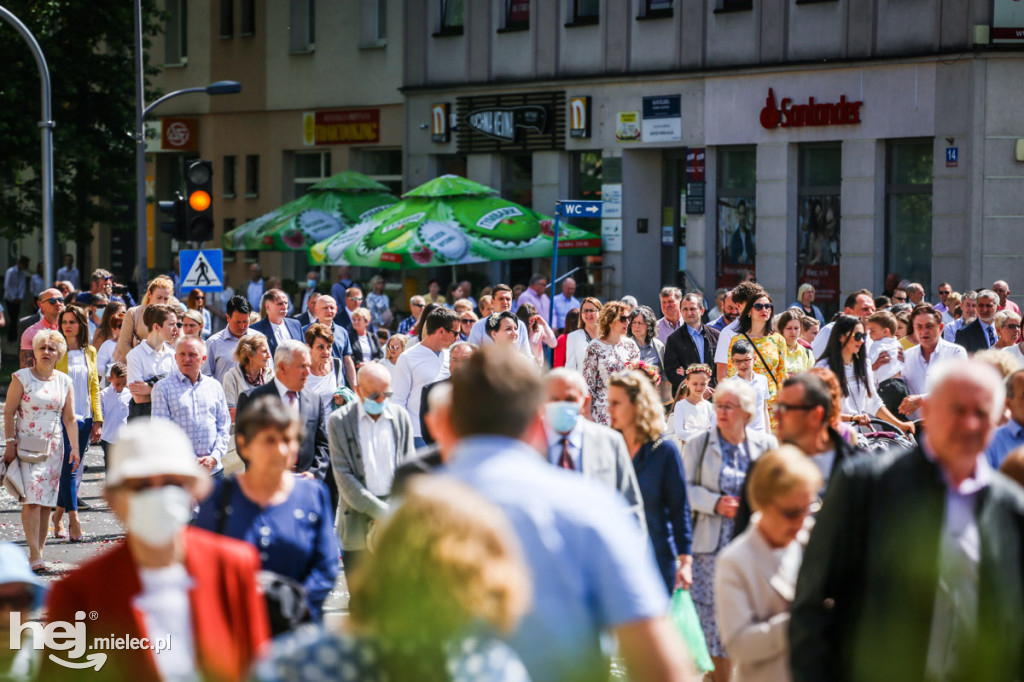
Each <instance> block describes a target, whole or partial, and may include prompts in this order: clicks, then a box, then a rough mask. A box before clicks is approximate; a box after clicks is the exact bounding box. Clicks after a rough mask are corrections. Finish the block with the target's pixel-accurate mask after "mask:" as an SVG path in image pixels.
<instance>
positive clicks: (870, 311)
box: [811, 289, 896, 364]
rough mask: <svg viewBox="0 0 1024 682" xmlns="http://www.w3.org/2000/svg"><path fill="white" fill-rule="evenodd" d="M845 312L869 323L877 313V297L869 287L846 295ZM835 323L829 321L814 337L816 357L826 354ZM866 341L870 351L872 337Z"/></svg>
mask: <svg viewBox="0 0 1024 682" xmlns="http://www.w3.org/2000/svg"><path fill="white" fill-rule="evenodd" d="M892 300H893V303H895V302H896V299H895V298H893V299H892ZM843 314H844V315H853V316H854V317H859V318H860V321H861V322H863V323H864V324H865V325H867V321H868V318H869V317H871V316H872V315H874V314H875V297H874V296H872V295H871V292H870V291H868V290H867V289H861V290H860V291H855V292H853V293H852V294H850V295H849V296H847V297H846V301H845V302H844V303H843ZM835 324H836V323H835V322H829V323H828V324H826V325H825V326H824V327H822V328H821V331H820V332H818V335H817V336H815V337H814V341H812V342H811V352H812V353H814V357H816V358H820V357H821V356H822V355H824V354H825V347H826V346H827V345H828V339H829V337H830V336H832V327H834V326H835ZM864 343H865V346H866V348H865V351H870V350H871V339H870V337H869V338H868V339H867V340H866V341H865V342H864ZM885 360H886V361H888V356H886V357H885ZM882 364H885V363H882Z"/></svg>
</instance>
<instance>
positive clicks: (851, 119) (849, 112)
mask: <svg viewBox="0 0 1024 682" xmlns="http://www.w3.org/2000/svg"><path fill="white" fill-rule="evenodd" d="M863 106H864V102H851V101H847V99H846V95H843V96H842V97H840V98H839V101H838V102H816V101H815V100H814V98H813V97H811V98H809V99H808V100H807V103H806V104H793V100H792V99H791V98H789V97H785V98H783V99H782V102H781V103H780V104H776V101H775V89H774V88H768V97H767V98H766V99H765V104H764V108H763V109H761V126H762V127H763V128H766V129H768V130H773V129H775V128H804V127H808V126H837V125H856V124H859V123H860V122H861V121H860V110H861V107H863Z"/></svg>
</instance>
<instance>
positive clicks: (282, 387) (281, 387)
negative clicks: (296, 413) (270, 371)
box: [274, 377, 302, 410]
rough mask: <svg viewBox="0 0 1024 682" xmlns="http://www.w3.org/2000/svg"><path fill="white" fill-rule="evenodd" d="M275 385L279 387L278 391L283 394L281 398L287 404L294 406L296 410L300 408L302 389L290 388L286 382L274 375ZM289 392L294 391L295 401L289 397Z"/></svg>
mask: <svg viewBox="0 0 1024 682" xmlns="http://www.w3.org/2000/svg"><path fill="white" fill-rule="evenodd" d="M274 386H276V387H277V393H278V394H279V395H280V396H281V400H283V401H284V404H285V405H288V406H290V407H293V408H295V409H296V410H298V409H299V393H301V392H302V391H292V389H290V388H288V387H287V386H285V385H284V384H282V383H281V382H280V380H278V378H277V377H274ZM288 393H294V394H295V402H292V401H291V400H290V399H289V398H288Z"/></svg>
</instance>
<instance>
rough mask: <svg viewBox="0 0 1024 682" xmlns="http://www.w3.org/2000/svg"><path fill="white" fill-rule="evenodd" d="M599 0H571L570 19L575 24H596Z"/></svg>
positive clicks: (570, 24)
mask: <svg viewBox="0 0 1024 682" xmlns="http://www.w3.org/2000/svg"><path fill="white" fill-rule="evenodd" d="M600 8H601V0H572V21H571V22H570V23H569V24H568V25H569V26H572V25H575V24H596V23H597V21H598V18H599V16H600Z"/></svg>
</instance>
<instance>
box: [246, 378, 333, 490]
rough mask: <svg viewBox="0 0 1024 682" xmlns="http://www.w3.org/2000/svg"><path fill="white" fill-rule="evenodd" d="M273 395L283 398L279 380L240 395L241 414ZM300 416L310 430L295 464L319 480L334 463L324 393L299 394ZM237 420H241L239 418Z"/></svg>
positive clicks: (296, 468) (305, 428) (300, 446)
mask: <svg viewBox="0 0 1024 682" xmlns="http://www.w3.org/2000/svg"><path fill="white" fill-rule="evenodd" d="M265 395H270V396H274V397H275V398H278V399H279V400H280V399H281V394H280V393H278V392H277V383H275V382H274V381H270V382H267V383H265V384H263V385H262V386H257V387H256V388H254V389H252V390H251V391H249V392H248V393H242V394H241V395H239V396H238V413H241V412H242V410H244V409H245V406H246V404H247V403H248V402H249V401H250V400H255V399H256V398H259V397H261V396H265ZM299 415H300V418H301V420H302V425H303V428H304V430H305V432H306V434H305V436H303V438H302V442H301V443H300V444H299V458H298V461H296V463H295V471H297V472H299V473H302V472H304V471H308V472H310V473H311V474H313V475H314V476H316V477H317V478H318V479H319V480H321V481H323V480H324V479H325V478H326V476H327V467H328V466H329V465H330V463H331V453H330V450H329V448H328V446H327V417H328V414H327V412H325V411H324V404H323V402H322V401H321V400H320V396H318V395H316V394H315V393H313V392H312V391H310V390H308V389H306V390H303V391H301V392H300V393H299ZM236 421H237V420H236Z"/></svg>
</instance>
